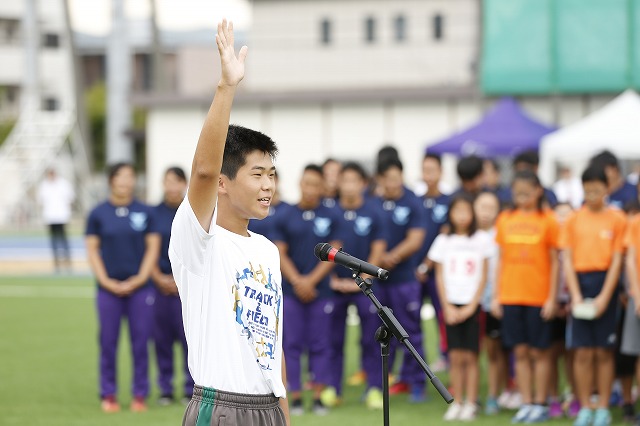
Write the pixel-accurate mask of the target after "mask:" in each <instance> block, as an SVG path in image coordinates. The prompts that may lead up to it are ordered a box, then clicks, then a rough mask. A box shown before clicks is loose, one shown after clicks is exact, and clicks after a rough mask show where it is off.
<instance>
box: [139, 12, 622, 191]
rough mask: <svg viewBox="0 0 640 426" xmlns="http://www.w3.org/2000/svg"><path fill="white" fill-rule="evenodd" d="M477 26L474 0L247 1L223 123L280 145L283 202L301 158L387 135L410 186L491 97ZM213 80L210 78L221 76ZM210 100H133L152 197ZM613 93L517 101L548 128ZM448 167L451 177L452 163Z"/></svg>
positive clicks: (345, 150) (185, 160) (179, 161)
mask: <svg viewBox="0 0 640 426" xmlns="http://www.w3.org/2000/svg"><path fill="white" fill-rule="evenodd" d="M480 23H481V19H480V1H479V0H375V1H364V0H340V1H338V0H318V1H313V0H288V1H285V0H255V1H254V2H253V19H252V25H253V26H252V28H251V29H250V31H249V35H248V44H249V56H248V65H247V78H246V81H244V82H243V83H242V90H241V91H240V92H239V94H238V96H237V99H236V103H235V104H234V108H233V112H232V115H231V121H232V123H236V124H241V125H244V126H247V127H250V128H253V129H256V130H260V131H263V132H265V133H266V134H268V135H270V136H271V137H272V138H273V139H274V140H275V141H276V142H277V143H278V146H279V148H280V155H279V157H278V163H277V166H278V170H279V173H280V174H281V176H282V179H281V191H282V193H283V197H284V199H286V200H288V201H296V200H297V197H298V178H299V176H300V173H301V171H302V168H303V167H304V165H305V164H307V163H310V162H314V163H321V162H322V161H323V160H324V159H325V158H327V157H335V158H338V159H354V160H359V161H361V162H363V163H368V164H371V163H372V161H373V159H374V157H375V155H376V152H377V150H378V149H379V148H380V147H381V146H383V145H385V144H388V143H392V144H394V145H396V146H397V147H398V148H399V150H400V153H401V156H402V159H403V162H404V165H405V176H406V180H407V182H408V183H410V184H411V183H414V182H416V181H417V180H418V179H419V178H420V172H419V170H420V164H421V158H422V154H423V152H424V148H425V146H426V145H427V144H428V143H429V142H433V141H435V140H437V139H438V138H441V137H445V136H447V135H448V134H450V133H452V132H454V131H456V130H460V129H461V128H463V127H465V126H466V125H469V124H471V123H472V122H473V121H475V120H477V119H478V118H479V117H480V116H481V115H482V113H483V111H484V110H485V109H486V108H487V107H489V106H491V105H492V103H493V101H494V100H493V99H486V98H484V97H483V96H482V95H481V94H480V92H479V90H478V89H477V82H476V78H477V77H476V76H477V64H478V58H479V57H480V55H479V48H480V39H481V26H480ZM207 60H208V59H207ZM210 78H211V81H212V83H214V84H215V82H217V79H218V75H211V76H210ZM178 79H180V76H178ZM212 96H213V92H209V93H202V94H199V95H195V94H189V95H182V94H180V93H178V94H173V95H165V96H141V97H138V98H137V99H136V102H138V103H140V104H141V105H145V106H147V107H148V108H149V116H148V120H147V167H148V170H147V182H148V199H149V200H150V201H157V200H159V199H160V197H161V193H162V189H161V182H162V174H163V172H164V170H165V168H166V167H168V166H171V165H180V166H182V167H184V168H185V169H186V170H189V168H190V165H191V159H192V156H193V152H194V149H195V145H196V142H197V139H198V135H199V133H200V129H201V126H202V123H203V121H204V117H205V114H206V111H207V109H208V107H209V104H210V102H211V99H212ZM609 99H611V96H573V97H566V96H565V97H557V98H553V99H551V98H549V97H545V96H538V97H530V98H520V100H521V102H522V103H523V105H524V108H525V109H526V110H527V111H528V112H529V113H531V114H532V115H533V116H534V117H537V118H538V119H540V120H542V121H544V122H547V123H554V124H556V125H565V124H568V123H571V122H574V121H576V120H577V119H579V118H580V117H582V116H584V115H586V114H588V113H589V112H590V111H593V110H595V109H597V108H599V107H600V106H601V105H603V104H604V103H605V102H607V101H608V100H609ZM446 165H447V166H446V178H447V180H448V181H449V182H451V183H454V182H455V176H454V172H453V167H452V162H451V161H447V162H446Z"/></svg>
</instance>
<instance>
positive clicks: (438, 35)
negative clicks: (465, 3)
mask: <svg viewBox="0 0 640 426" xmlns="http://www.w3.org/2000/svg"><path fill="white" fill-rule="evenodd" d="M443 27H444V17H443V16H442V15H440V14H439V13H438V14H436V15H434V16H433V39H434V40H442V39H443V37H444V28H443Z"/></svg>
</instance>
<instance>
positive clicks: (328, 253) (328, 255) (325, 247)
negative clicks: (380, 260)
mask: <svg viewBox="0 0 640 426" xmlns="http://www.w3.org/2000/svg"><path fill="white" fill-rule="evenodd" d="M313 252H314V253H315V255H316V257H317V258H318V259H320V260H322V261H323V262H333V263H337V264H338V265H342V266H346V267H347V268H349V269H351V270H353V271H357V272H363V273H365V274H369V275H372V276H374V277H377V278H379V279H381V280H386V279H387V278H389V271H387V270H386V269H382V268H379V267H377V266H375V265H372V264H370V263H368V262H365V261H364V260H360V259H358V258H357V257H353V256H351V255H350V254H347V253H345V252H343V251H342V249H340V250H338V249H335V248H333V247H331V244H329V243H318V244H316V248H315V249H313Z"/></svg>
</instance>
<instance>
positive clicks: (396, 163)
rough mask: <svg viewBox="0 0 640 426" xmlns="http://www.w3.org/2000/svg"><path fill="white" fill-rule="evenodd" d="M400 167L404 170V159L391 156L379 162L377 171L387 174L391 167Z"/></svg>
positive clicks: (380, 173) (379, 173)
mask: <svg viewBox="0 0 640 426" xmlns="http://www.w3.org/2000/svg"><path fill="white" fill-rule="evenodd" d="M394 167H395V168H398V169H400V171H402V169H403V168H402V161H400V159H399V158H390V159H387V161H383V162H380V163H378V167H377V170H376V172H377V173H378V175H380V176H382V175H383V174H385V173H386V172H387V171H389V169H393V168H394Z"/></svg>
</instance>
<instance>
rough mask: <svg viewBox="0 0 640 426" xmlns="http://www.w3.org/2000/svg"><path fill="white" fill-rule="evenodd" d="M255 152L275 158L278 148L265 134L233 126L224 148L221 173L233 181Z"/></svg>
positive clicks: (230, 127)
mask: <svg viewBox="0 0 640 426" xmlns="http://www.w3.org/2000/svg"><path fill="white" fill-rule="evenodd" d="M253 151H260V152H263V153H265V154H269V156H270V157H271V158H275V156H276V154H277V153H278V147H277V146H276V143H275V142H274V141H273V140H271V138H270V137H269V136H267V135H265V134H263V133H260V132H258V131H256V130H251V129H247V128H246V127H242V126H237V125H235V124H231V125H230V126H229V132H228V133H227V141H226V143H225V146H224V155H223V157H222V170H221V171H220V172H221V173H222V174H223V175H225V176H226V177H228V178H229V179H231V180H233V179H235V178H236V175H237V174H238V170H239V169H240V168H241V167H242V166H244V165H245V163H246V162H247V155H249V154H250V153H252V152H253Z"/></svg>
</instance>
